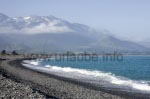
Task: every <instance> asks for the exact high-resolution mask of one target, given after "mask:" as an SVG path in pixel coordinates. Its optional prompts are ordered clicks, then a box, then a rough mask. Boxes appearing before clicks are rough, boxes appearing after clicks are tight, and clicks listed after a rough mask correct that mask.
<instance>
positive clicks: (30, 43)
mask: <svg viewBox="0 0 150 99" xmlns="http://www.w3.org/2000/svg"><path fill="white" fill-rule="evenodd" d="M0 40H1V42H0V50H3V49H6V50H10V51H11V50H17V51H22V52H52V51H96V52H102V51H130V52H135V51H136V52H141V51H145V48H144V47H143V46H141V45H139V44H137V43H134V42H130V41H123V40H120V39H118V38H116V37H114V36H112V35H108V34H104V33H103V32H96V31H95V30H94V29H92V28H90V27H88V26H86V25H83V24H78V23H70V22H68V21H65V20H63V19H60V18H56V17H54V16H26V17H15V18H11V17H8V16H7V15H4V14H1V13H0Z"/></svg>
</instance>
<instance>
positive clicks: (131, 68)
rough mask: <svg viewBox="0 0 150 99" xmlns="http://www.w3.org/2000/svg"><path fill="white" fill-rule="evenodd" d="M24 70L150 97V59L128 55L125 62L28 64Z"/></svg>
mask: <svg viewBox="0 0 150 99" xmlns="http://www.w3.org/2000/svg"><path fill="white" fill-rule="evenodd" d="M22 64H23V66H25V67H27V68H30V69H34V70H37V71H40V72H44V73H47V74H54V75H57V76H60V77H65V78H69V79H70V78H71V79H74V80H79V81H81V82H82V83H89V84H91V85H95V86H97V87H103V88H109V89H118V90H123V91H127V92H138V93H139V92H140V93H150V56H148V55H126V56H123V59H122V60H103V59H102V56H99V60H69V59H67V58H64V59H62V60H58V59H57V60H56V58H48V59H35V60H24V61H23V62H22Z"/></svg>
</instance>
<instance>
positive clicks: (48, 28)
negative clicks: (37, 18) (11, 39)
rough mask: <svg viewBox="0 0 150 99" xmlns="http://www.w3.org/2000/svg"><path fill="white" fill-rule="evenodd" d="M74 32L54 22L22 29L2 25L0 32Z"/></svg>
mask: <svg viewBox="0 0 150 99" xmlns="http://www.w3.org/2000/svg"><path fill="white" fill-rule="evenodd" d="M66 32H73V30H72V29H70V28H69V27H67V26H65V25H64V26H61V25H60V26H59V25H58V26H57V25H55V24H54V23H49V24H44V23H41V24H40V25H37V26H34V27H25V28H21V29H15V28H14V27H0V33H25V34H39V33H66Z"/></svg>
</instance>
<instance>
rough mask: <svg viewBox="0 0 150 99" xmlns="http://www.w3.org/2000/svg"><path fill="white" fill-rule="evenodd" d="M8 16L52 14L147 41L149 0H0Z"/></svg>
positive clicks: (3, 10) (149, 35)
mask: <svg viewBox="0 0 150 99" xmlns="http://www.w3.org/2000/svg"><path fill="white" fill-rule="evenodd" d="M0 13H4V14H6V15H8V16H10V17H16V16H28V15H40V16H47V15H53V16H55V17H58V18H62V19H65V20H67V21H69V22H73V23H81V24H86V25H88V26H91V27H92V28H95V29H96V30H98V31H104V30H106V31H109V32H110V33H112V34H113V35H115V36H117V37H120V38H123V39H129V40H133V41H137V42H138V41H150V0H0Z"/></svg>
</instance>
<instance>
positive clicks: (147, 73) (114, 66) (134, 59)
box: [40, 56, 150, 81]
mask: <svg viewBox="0 0 150 99" xmlns="http://www.w3.org/2000/svg"><path fill="white" fill-rule="evenodd" d="M100 58H101V57H100ZM40 64H41V65H42V66H45V65H52V66H60V67H71V68H78V69H87V70H98V71H104V72H111V73H113V74H115V75H117V76H123V77H126V78H130V79H133V80H146V81H150V56H124V57H123V61H111V60H108V61H103V60H100V61H68V60H62V61H56V60H45V61H42V62H41V63H40Z"/></svg>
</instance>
